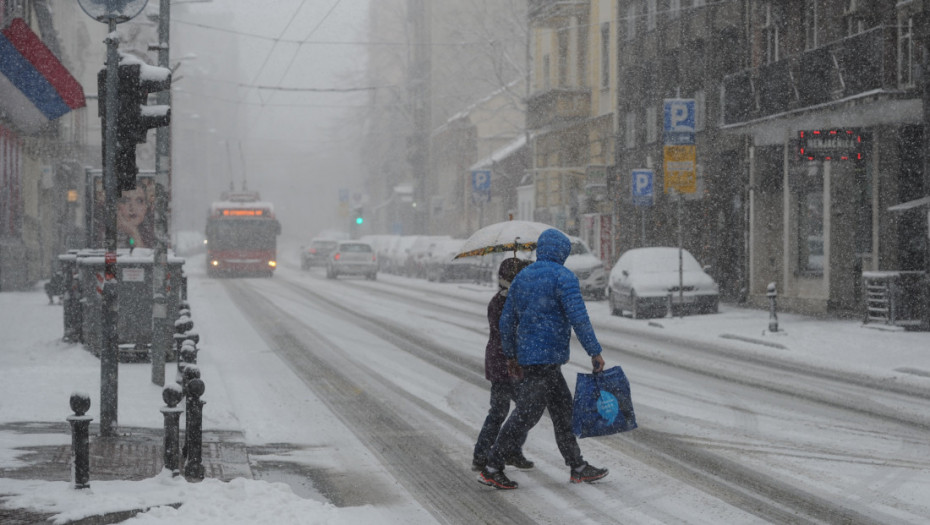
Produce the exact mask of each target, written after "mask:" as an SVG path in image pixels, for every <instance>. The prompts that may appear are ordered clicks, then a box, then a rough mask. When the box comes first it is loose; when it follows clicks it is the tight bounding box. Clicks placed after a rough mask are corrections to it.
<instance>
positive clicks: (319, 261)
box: [300, 239, 339, 270]
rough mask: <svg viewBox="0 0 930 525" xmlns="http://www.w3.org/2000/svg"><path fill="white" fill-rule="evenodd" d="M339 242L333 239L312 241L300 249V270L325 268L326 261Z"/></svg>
mask: <svg viewBox="0 0 930 525" xmlns="http://www.w3.org/2000/svg"><path fill="white" fill-rule="evenodd" d="M338 244H339V241H337V240H335V239H313V240H312V241H310V245H309V246H304V247H302V248H301V249H300V269H301V270H309V269H310V268H312V267H313V266H326V259H327V256H329V254H330V253H332V251H333V250H335V249H336V245H338Z"/></svg>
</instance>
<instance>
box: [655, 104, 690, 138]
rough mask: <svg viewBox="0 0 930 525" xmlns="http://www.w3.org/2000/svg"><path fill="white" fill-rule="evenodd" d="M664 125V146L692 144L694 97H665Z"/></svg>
mask: <svg viewBox="0 0 930 525" xmlns="http://www.w3.org/2000/svg"><path fill="white" fill-rule="evenodd" d="M664 120H665V126H664V129H663V132H662V142H663V143H664V144H665V145H666V146H693V145H694V129H695V105H694V99H685V98H667V99H665V119H664Z"/></svg>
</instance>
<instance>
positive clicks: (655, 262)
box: [608, 247, 720, 319]
mask: <svg viewBox="0 0 930 525" xmlns="http://www.w3.org/2000/svg"><path fill="white" fill-rule="evenodd" d="M678 254H679V250H678V248H666V247H653V248H635V249H632V250H629V251H626V252H624V253H623V255H621V256H620V258H619V259H617V263H616V264H615V265H614V267H613V269H611V271H610V289H609V291H608V299H609V303H610V313H611V314H613V315H623V312H624V311H627V312H629V313H630V316H631V317H633V318H634V319H637V318H639V317H643V316H646V315H658V314H664V313H667V312H668V307H669V297H671V303H672V310H673V314H677V313H682V312H686V311H688V312H700V313H716V312H717V308H718V304H719V293H720V291H719V287H718V285H717V283H716V282H715V281H714V279H713V278H712V277H711V276H710V275H708V274H707V272H705V271H704V269H703V268H702V267H701V265H700V264H698V262H697V259H695V258H694V256H693V255H691V253H689V252H688V250H682V251H681V263H682V264H681V268H682V270H683V271H682V272H681V275H680V276H679V262H678V261H679V257H678ZM682 282H683V286H681V292H680V291H679V287H680V284H681V283H682Z"/></svg>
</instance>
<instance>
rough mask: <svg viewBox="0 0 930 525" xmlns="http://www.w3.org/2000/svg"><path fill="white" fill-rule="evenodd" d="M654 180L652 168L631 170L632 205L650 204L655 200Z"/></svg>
mask: <svg viewBox="0 0 930 525" xmlns="http://www.w3.org/2000/svg"><path fill="white" fill-rule="evenodd" d="M654 180H655V175H654V173H653V171H652V170H649V169H638V170H633V184H632V188H633V205H634V206H652V204H653V202H654V201H655V192H654V190H653V186H654V184H653V181H654Z"/></svg>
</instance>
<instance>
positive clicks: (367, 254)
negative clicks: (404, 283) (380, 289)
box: [326, 241, 378, 281]
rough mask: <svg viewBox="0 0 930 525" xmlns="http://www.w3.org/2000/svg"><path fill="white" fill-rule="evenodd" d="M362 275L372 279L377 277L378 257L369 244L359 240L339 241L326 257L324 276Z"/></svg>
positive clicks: (332, 277)
mask: <svg viewBox="0 0 930 525" xmlns="http://www.w3.org/2000/svg"><path fill="white" fill-rule="evenodd" d="M340 275H364V276H365V277H367V278H368V279H371V280H372V281H374V280H375V279H377V278H378V257H377V256H376V255H375V250H374V248H372V247H371V244H369V243H367V242H361V241H339V244H338V245H337V246H336V249H335V250H333V251H332V253H330V254H329V257H328V258H327V259H326V277H327V278H328V279H336V278H337V277H339V276H340Z"/></svg>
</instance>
